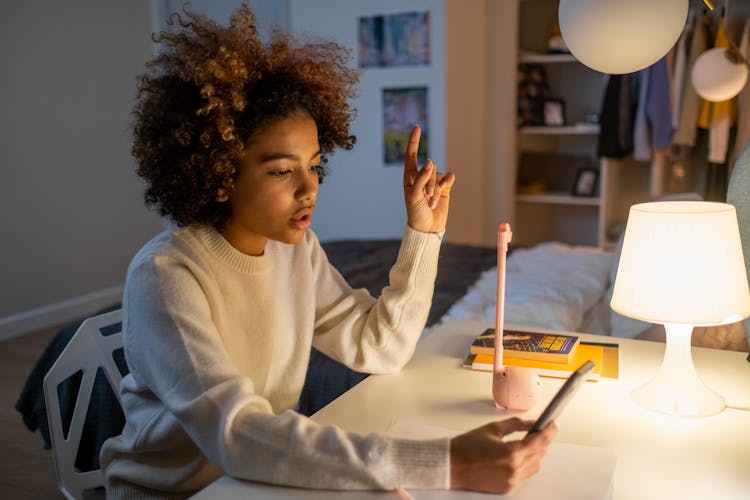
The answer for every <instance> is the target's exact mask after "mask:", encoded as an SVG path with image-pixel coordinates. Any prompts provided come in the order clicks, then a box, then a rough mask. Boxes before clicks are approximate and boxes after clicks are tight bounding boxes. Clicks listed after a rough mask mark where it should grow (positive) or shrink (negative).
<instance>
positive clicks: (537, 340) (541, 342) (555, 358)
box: [469, 328, 580, 363]
mask: <svg viewBox="0 0 750 500" xmlns="http://www.w3.org/2000/svg"><path fill="white" fill-rule="evenodd" d="M579 343H580V337H578V336H577V335H563V334H554V333H542V332H523V331H518V330H505V331H504V332H503V348H504V355H503V357H504V358H518V359H531V360H539V361H550V362H553V363H570V361H571V359H573V355H574V354H575V351H576V348H577V347H578V344H579ZM469 352H470V353H471V354H491V355H494V353H495V329H494V328H488V329H486V330H485V331H484V332H483V333H482V334H481V335H480V336H479V337H477V338H476V339H474V342H472V344H471V349H470V350H469Z"/></svg>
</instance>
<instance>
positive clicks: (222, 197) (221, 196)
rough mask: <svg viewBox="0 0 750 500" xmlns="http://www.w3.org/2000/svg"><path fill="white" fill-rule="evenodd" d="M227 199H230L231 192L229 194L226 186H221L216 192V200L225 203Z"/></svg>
mask: <svg viewBox="0 0 750 500" xmlns="http://www.w3.org/2000/svg"><path fill="white" fill-rule="evenodd" d="M227 200H229V194H227V190H226V189H224V188H219V190H218V191H217V192H216V201H218V202H219V203H224V202H225V201H227Z"/></svg>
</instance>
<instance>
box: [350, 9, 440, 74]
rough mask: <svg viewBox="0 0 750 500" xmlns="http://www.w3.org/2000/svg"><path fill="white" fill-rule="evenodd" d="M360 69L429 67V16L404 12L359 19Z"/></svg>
mask: <svg viewBox="0 0 750 500" xmlns="http://www.w3.org/2000/svg"><path fill="white" fill-rule="evenodd" d="M357 49H358V50H357V52H358V55H359V67H360V68H371V67H389V66H425V65H428V64H430V14H429V12H427V11H425V12H406V13H401V14H389V15H381V16H369V17H360V18H359V19H358V23H357Z"/></svg>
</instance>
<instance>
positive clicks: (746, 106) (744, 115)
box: [728, 19, 750, 335]
mask: <svg viewBox="0 0 750 500" xmlns="http://www.w3.org/2000/svg"><path fill="white" fill-rule="evenodd" d="M737 48H738V49H739V53H740V55H741V56H742V57H744V58H745V60H746V61H750V19H748V20H747V21H746V22H745V29H743V30H742V39H741V40H740V44H739V46H738V47H737ZM735 134H736V135H735V141H734V151H733V152H732V154H731V157H730V161H729V165H730V170H729V172H728V175H729V176H731V175H732V171H731V170H732V168H733V167H734V163H735V161H737V158H739V156H740V153H742V150H743V149H744V147H745V144H747V142H748V141H750V86H748V85H747V84H745V88H744V89H742V92H740V95H738V96H737V131H736V133H735ZM748 335H750V332H748Z"/></svg>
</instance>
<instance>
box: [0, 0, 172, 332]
mask: <svg viewBox="0 0 750 500" xmlns="http://www.w3.org/2000/svg"><path fill="white" fill-rule="evenodd" d="M101 5H102V4H101V3H100V2H98V1H96V0H70V1H66V2H49V1H41V0H28V1H16V2H3V8H2V16H0V47H1V50H0V67H2V68H3V70H2V72H3V76H2V78H0V99H1V100H2V101H0V109H2V113H0V168H1V169H2V182H0V199H2V207H3V210H1V211H0V230H1V231H2V239H1V241H2V246H1V247H0V338H4V337H8V336H11V335H14V334H17V333H20V332H23V331H28V330H33V329H35V328H43V327H46V326H49V325H52V324H55V323H59V322H64V321H69V320H71V319H73V318H75V317H77V316H79V315H82V314H88V313H90V312H93V311H94V310H96V309H97V308H98V307H100V306H102V305H105V304H111V303H113V302H115V301H119V300H120V299H119V297H120V295H121V285H122V283H123V279H124V276H125V271H126V267H127V264H128V262H129V260H130V258H131V257H132V255H133V253H134V252H135V251H136V250H137V249H138V248H139V247H140V246H141V245H142V244H143V243H144V242H145V241H147V240H148V239H149V238H150V237H151V235H153V234H154V233H155V232H157V231H158V230H159V229H160V227H161V224H160V221H159V219H158V218H157V217H156V216H154V215H153V214H149V213H148V212H147V211H146V209H145V208H144V206H143V201H142V199H143V195H142V185H141V183H140V180H139V179H138V178H137V177H136V176H135V174H134V173H133V162H132V160H131V158H130V138H129V120H130V116H129V113H130V109H131V107H132V98H133V96H134V92H135V77H136V74H137V73H138V72H139V71H140V70H141V68H142V66H143V63H144V62H145V60H146V59H147V58H148V57H149V55H150V50H151V48H150V45H151V44H150V41H149V31H148V30H149V21H148V19H149V17H148V4H147V3H146V2H108V3H107V6H106V8H102V7H101Z"/></svg>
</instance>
